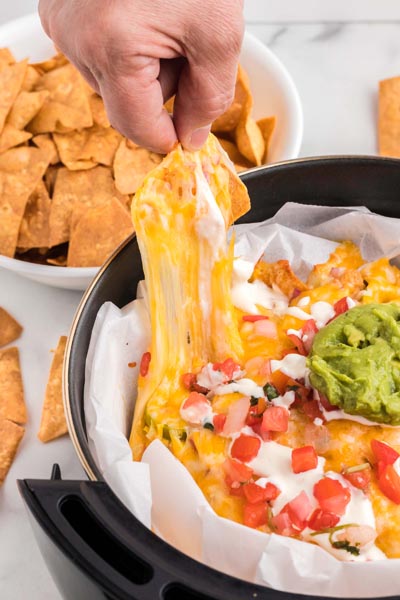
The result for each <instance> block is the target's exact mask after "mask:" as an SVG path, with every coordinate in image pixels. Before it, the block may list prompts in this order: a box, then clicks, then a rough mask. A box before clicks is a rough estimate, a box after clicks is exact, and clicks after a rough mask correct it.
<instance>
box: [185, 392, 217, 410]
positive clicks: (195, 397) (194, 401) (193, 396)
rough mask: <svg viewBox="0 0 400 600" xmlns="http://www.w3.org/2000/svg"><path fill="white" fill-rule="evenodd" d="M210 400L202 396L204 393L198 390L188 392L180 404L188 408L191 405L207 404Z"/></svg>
mask: <svg viewBox="0 0 400 600" xmlns="http://www.w3.org/2000/svg"><path fill="white" fill-rule="evenodd" d="M209 404H210V401H209V400H208V399H207V398H206V397H205V396H204V394H199V393H198V392H190V394H189V396H188V397H187V398H186V400H185V401H184V403H183V404H182V408H184V409H186V408H190V407H191V406H197V405H204V406H209Z"/></svg>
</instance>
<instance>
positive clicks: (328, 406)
mask: <svg viewBox="0 0 400 600" xmlns="http://www.w3.org/2000/svg"><path fill="white" fill-rule="evenodd" d="M319 401H320V403H321V404H322V406H323V407H324V409H325V410H326V411H328V412H331V411H332V410H338V407H337V406H334V405H333V404H331V403H330V402H329V400H328V398H327V397H326V396H324V395H323V394H320V395H319Z"/></svg>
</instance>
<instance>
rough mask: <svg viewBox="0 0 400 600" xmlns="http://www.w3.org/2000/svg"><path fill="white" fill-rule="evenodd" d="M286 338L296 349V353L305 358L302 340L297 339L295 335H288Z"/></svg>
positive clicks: (305, 353)
mask: <svg viewBox="0 0 400 600" xmlns="http://www.w3.org/2000/svg"><path fill="white" fill-rule="evenodd" d="M287 336H288V338H289V340H290V341H291V342H292V343H293V344H294V345H295V347H296V348H297V352H298V353H299V354H301V355H302V356H306V355H307V352H306V349H305V348H304V344H303V342H302V340H301V339H300V338H299V336H298V335H296V334H295V333H288V334H287Z"/></svg>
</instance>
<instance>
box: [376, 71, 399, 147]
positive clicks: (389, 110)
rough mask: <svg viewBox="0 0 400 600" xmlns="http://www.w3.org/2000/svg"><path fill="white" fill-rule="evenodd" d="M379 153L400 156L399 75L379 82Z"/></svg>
mask: <svg viewBox="0 0 400 600" xmlns="http://www.w3.org/2000/svg"><path fill="white" fill-rule="evenodd" d="M378 139H379V154H380V155H381V156H392V157H393V158H400V77H392V78H391V79H385V80H383V81H380V82H379V121H378Z"/></svg>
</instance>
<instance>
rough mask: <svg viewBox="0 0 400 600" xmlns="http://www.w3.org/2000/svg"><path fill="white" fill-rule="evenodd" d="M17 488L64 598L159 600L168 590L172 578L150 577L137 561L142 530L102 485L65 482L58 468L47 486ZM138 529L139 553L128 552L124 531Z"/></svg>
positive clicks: (33, 483) (30, 483) (23, 483)
mask: <svg viewBox="0 0 400 600" xmlns="http://www.w3.org/2000/svg"><path fill="white" fill-rule="evenodd" d="M18 487H19V491H20V493H21V495H22V497H23V499H24V501H25V504H26V505H27V508H28V509H29V513H30V516H31V517H33V518H31V521H32V527H33V529H34V533H35V536H36V539H37V542H38V544H39V547H40V550H41V552H42V554H43V556H44V558H45V561H46V563H47V566H48V567H49V569H50V572H51V574H52V576H53V578H54V580H55V582H56V584H57V586H58V588H59V590H60V592H61V594H62V596H63V598H65V599H66V600H80V599H82V600H89V599H90V600H97V599H99V600H100V599H102V600H104V598H114V599H116V598H118V599H119V598H121V599H124V598H126V599H127V600H128V599H129V600H156V599H159V598H163V597H164V596H163V595H162V590H163V589H166V588H167V587H169V584H170V583H171V576H170V575H168V574H167V573H164V572H163V571H162V570H160V569H157V570H156V571H155V570H154V569H153V567H152V566H150V564H149V563H148V561H147V560H144V559H143V558H142V557H141V556H140V537H141V536H140V529H142V528H143V525H141V524H139V527H138V521H137V520H136V519H135V517H133V515H131V514H130V513H129V512H128V511H127V509H126V508H125V507H124V506H123V505H122V504H121V503H120V502H119V501H118V499H117V498H116V497H115V496H114V494H113V493H112V492H111V490H110V488H109V487H108V486H107V485H106V484H105V483H103V482H89V481H68V480H65V481H64V480H62V479H61V473H60V469H59V467H58V465H54V467H53V471H52V480H51V481H49V480H35V479H25V480H20V481H18ZM130 521H132V522H130ZM121 523H122V524H123V525H124V527H121ZM137 527H138V529H139V532H138V536H137V541H138V548H132V547H129V543H128V544H127V543H126V540H125V539H124V531H125V532H126V531H129V530H130V531H132V528H137ZM134 530H135V529H134ZM138 549H139V552H138ZM66 559H69V560H66Z"/></svg>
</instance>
